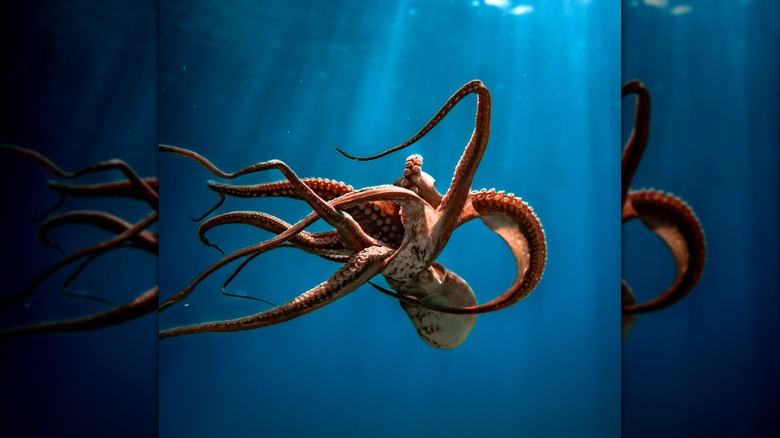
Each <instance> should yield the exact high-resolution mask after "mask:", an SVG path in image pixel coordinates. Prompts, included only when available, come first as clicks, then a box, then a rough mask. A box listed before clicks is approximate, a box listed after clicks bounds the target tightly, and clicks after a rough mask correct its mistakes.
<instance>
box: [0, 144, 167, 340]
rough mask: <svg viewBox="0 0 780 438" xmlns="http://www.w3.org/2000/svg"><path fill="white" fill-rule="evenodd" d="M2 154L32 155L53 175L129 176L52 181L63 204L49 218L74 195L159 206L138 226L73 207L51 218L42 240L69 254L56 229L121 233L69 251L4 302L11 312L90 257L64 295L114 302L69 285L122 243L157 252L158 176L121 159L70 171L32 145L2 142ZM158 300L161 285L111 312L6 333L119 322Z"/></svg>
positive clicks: (64, 287)
mask: <svg viewBox="0 0 780 438" xmlns="http://www.w3.org/2000/svg"><path fill="white" fill-rule="evenodd" d="M0 152H4V153H11V154H14V155H18V156H24V157H28V158H32V159H33V160H34V161H36V162H38V163H39V164H42V165H43V166H44V167H46V168H47V169H48V170H49V171H50V172H51V173H53V174H55V175H57V176H59V177H62V178H67V179H76V178H78V177H80V176H83V175H87V174H91V173H98V172H102V171H111V170H118V171H120V172H121V173H122V174H123V175H124V177H125V178H126V179H124V180H120V181H111V182H104V183H97V184H81V185H77V184H68V183H61V182H58V181H50V182H49V183H48V185H49V188H50V189H51V190H52V191H54V192H55V193H57V194H59V195H60V199H59V201H58V202H57V204H56V205H55V206H54V207H53V208H51V209H49V210H48V211H47V212H46V214H45V215H43V216H42V217H41V218H45V217H47V216H49V215H50V214H51V213H53V212H54V211H55V210H56V209H58V208H59V207H60V206H61V205H62V204H63V203H64V202H65V200H66V198H67V197H68V196H74V197H84V198H94V197H114V198H134V199H140V200H143V201H145V202H146V203H147V204H149V205H150V206H151V207H152V209H153V211H152V212H151V213H149V214H147V216H146V217H145V218H143V219H141V220H139V221H138V222H136V223H135V224H131V223H129V222H127V221H125V220H123V219H121V218H119V217H118V216H116V215H113V214H110V213H106V212H101V211H96V210H80V211H71V212H66V213H62V214H59V215H56V216H53V217H50V218H48V219H46V220H45V221H43V222H42V223H41V224H40V226H39V229H38V236H39V239H40V240H41V242H42V243H43V244H44V245H46V246H49V247H53V248H55V249H57V250H58V251H60V252H62V253H63V254H64V251H63V250H62V248H61V247H59V246H58V245H56V244H54V243H53V242H51V240H50V239H49V238H48V233H49V232H50V231H51V230H52V229H54V228H57V227H61V226H64V225H72V224H84V225H90V226H93V227H97V228H101V229H104V230H106V231H108V232H110V233H112V234H115V236H114V237H112V238H110V239H107V240H105V241H103V242H100V243H97V244H94V245H91V246H88V247H86V248H83V249H81V250H78V251H74V252H73V253H71V254H69V255H65V256H64V257H63V258H62V259H61V260H59V261H58V262H56V263H54V264H52V265H51V266H49V267H48V268H47V269H45V270H44V271H43V272H41V273H39V274H38V275H37V276H36V277H34V278H33V280H32V281H31V282H30V283H28V285H27V286H26V287H24V288H23V289H22V290H21V291H18V292H16V293H15V294H13V295H11V296H9V297H6V298H4V299H3V301H2V302H0V311H5V310H8V309H10V308H12V307H13V306H14V305H16V304H18V303H20V302H21V301H23V300H25V299H26V298H28V297H29V296H30V295H31V294H32V293H33V292H34V291H35V290H36V288H37V287H38V286H39V285H40V284H41V283H42V282H43V281H45V280H46V279H47V278H49V277H50V276H51V275H52V274H53V273H54V272H56V271H57V270H59V269H61V268H62V267H64V266H66V265H69V264H71V263H73V262H75V261H77V260H80V259H84V260H82V262H81V263H80V264H79V266H78V267H77V268H76V269H75V270H74V271H73V272H72V273H71V274H70V275H69V276H68V278H67V280H66V281H65V283H64V284H63V285H62V287H61V291H62V293H63V294H65V295H68V296H75V297H79V298H86V299H90V300H94V301H100V302H103V303H105V304H109V305H113V303H112V302H111V301H110V300H107V299H104V298H101V297H97V296H93V295H89V294H74V293H72V292H69V291H68V290H67V288H68V286H69V285H70V284H71V283H72V282H73V281H74V280H75V278H76V277H78V276H79V275H80V274H81V272H82V271H83V270H84V268H85V267H86V266H87V265H89V264H90V263H91V262H92V261H93V260H95V259H96V258H97V257H99V256H100V255H102V254H105V253H107V252H109V251H112V250H114V249H117V248H120V247H131V248H138V249H141V250H143V251H144V252H147V253H150V254H157V248H158V243H157V242H158V239H157V234H156V233H155V232H152V231H149V230H147V228H148V227H149V226H151V225H152V224H153V223H155V222H156V221H157V215H158V213H157V211H158V207H159V197H158V180H157V178H141V177H140V176H138V174H137V173H136V172H135V171H134V170H133V169H132V168H131V167H130V166H129V165H128V164H127V163H125V162H124V161H122V160H118V159H111V160H106V161H101V162H98V163H96V164H93V165H90V166H87V167H84V168H82V169H80V170H77V171H75V172H67V171H65V170H63V169H61V168H60V167H59V166H57V165H56V164H54V162H52V161H51V160H49V159H48V158H47V157H45V156H44V155H42V154H40V153H39V152H36V151H34V150H31V149H27V148H22V147H18V146H12V145H7V144H0ZM156 301H157V288H156V287H154V288H152V289H149V290H147V291H146V292H144V293H143V294H141V295H139V296H138V297H136V298H135V299H133V300H131V301H130V302H128V303H126V304H124V305H121V306H118V307H115V308H113V309H111V310H109V311H105V312H101V313H98V314H96V315H92V316H87V317H79V318H75V319H71V320H65V321H54V322H46V323H38V324H33V325H30V326H25V327H17V328H10V329H6V330H5V331H3V332H2V337H10V336H17V335H21V334H32V333H40V332H51V331H72V330H87V329H91V328H98V327H102V326H106V325H111V324H116V323H120V322H123V321H126V320H128V319H132V318H135V317H138V316H140V315H142V314H144V313H148V312H151V311H152V310H154V308H155V307H156Z"/></svg>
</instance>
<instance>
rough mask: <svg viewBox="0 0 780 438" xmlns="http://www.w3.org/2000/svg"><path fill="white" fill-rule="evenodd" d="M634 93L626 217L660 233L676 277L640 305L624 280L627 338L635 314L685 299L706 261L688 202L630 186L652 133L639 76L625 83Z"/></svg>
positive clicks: (625, 162)
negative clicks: (669, 253) (672, 263)
mask: <svg viewBox="0 0 780 438" xmlns="http://www.w3.org/2000/svg"><path fill="white" fill-rule="evenodd" d="M629 94H635V95H636V112H635V115H634V129H633V131H632V132H631V135H630V137H629V139H628V142H627V143H626V146H625V148H624V149H623V157H622V163H621V165H622V191H621V201H622V207H623V208H622V221H623V223H626V222H628V221H630V220H632V219H636V218H639V219H640V220H641V221H642V223H643V224H644V225H645V226H646V227H647V228H649V229H650V230H651V231H652V232H654V233H655V234H656V235H658V237H660V238H661V239H662V240H663V241H664V243H666V245H667V247H668V248H669V250H670V251H671V253H672V255H673V256H674V261H675V265H676V267H677V275H676V277H675V280H674V281H673V282H672V284H671V285H670V286H669V287H668V288H667V289H666V290H665V291H664V292H662V293H661V294H660V295H658V296H657V297H655V298H653V299H651V300H650V301H647V302H646V303H642V304H637V303H636V298H635V297H634V294H633V292H632V291H631V288H630V287H629V286H628V283H627V282H626V281H625V280H623V282H622V287H621V288H622V300H623V339H625V338H626V336H628V333H629V332H630V331H631V328H632V327H633V324H634V322H635V320H636V314H638V313H644V312H652V311H655V310H660V309H663V308H665V307H668V306H671V305H672V304H674V303H676V302H677V301H679V300H681V299H682V298H683V297H685V296H686V295H687V294H688V293H689V292H690V291H691V290H693V288H694V287H695V286H696V284H697V283H698V282H699V279H700V278H701V274H702V272H703V270H704V264H705V259H706V248H705V243H704V230H703V228H702V226H701V223H700V222H699V219H698V218H697V217H696V215H695V214H694V213H693V210H692V209H691V207H690V206H688V204H686V203H685V202H684V201H682V200H681V199H680V198H677V197H676V196H673V195H672V194H670V193H663V192H661V191H655V190H652V189H650V190H644V189H643V190H629V187H630V186H631V181H632V180H633V178H634V173H635V172H636V169H637V167H638V166H639V161H640V160H641V159H642V155H643V154H644V151H645V147H646V146H647V140H648V138H649V135H650V93H649V92H648V91H647V89H646V88H645V86H644V85H643V84H642V83H641V82H640V81H637V80H633V81H630V82H628V83H626V84H625V85H623V97H625V96H627V95H629Z"/></svg>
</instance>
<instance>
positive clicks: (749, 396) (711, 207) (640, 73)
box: [622, 1, 780, 437]
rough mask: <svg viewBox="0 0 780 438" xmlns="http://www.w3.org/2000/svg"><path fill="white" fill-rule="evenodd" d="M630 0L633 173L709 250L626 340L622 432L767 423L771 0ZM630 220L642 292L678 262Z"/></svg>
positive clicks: (685, 433)
mask: <svg viewBox="0 0 780 438" xmlns="http://www.w3.org/2000/svg"><path fill="white" fill-rule="evenodd" d="M638 3H640V2H625V3H624V8H623V75H624V77H625V79H626V80H628V79H631V78H640V79H641V80H642V81H643V82H644V83H645V85H646V86H647V87H648V88H649V90H650V92H651V94H652V99H653V108H652V111H653V112H652V116H651V122H650V123H651V126H650V132H651V134H650V141H649V144H648V146H647V150H646V152H645V156H644V159H643V160H642V163H641V164H640V166H639V169H638V171H637V174H636V177H635V178H634V187H635V188H640V187H656V188H658V189H663V190H665V191H670V192H673V193H674V194H676V195H677V196H680V197H681V198H682V199H684V200H685V201H687V202H688V203H689V204H690V205H691V206H692V207H693V209H694V211H695V212H696V213H697V215H698V217H699V219H700V220H701V223H702V225H703V227H704V231H705V235H706V238H707V251H708V253H707V266H706V267H705V270H704V275H703V277H702V280H701V283H700V284H699V285H698V286H697V287H696V289H695V290H694V291H693V292H692V293H691V294H690V295H689V296H688V297H686V298H685V299H684V300H683V301H681V302H679V303H678V304H676V305H675V306H672V307H670V308H668V309H666V310H664V311H661V312H657V313H654V314H649V315H644V316H641V317H640V318H639V319H638V321H637V323H636V325H635V327H634V330H633V332H632V333H631V335H630V337H629V339H628V340H627V342H626V343H625V344H624V348H623V398H622V399H623V426H624V428H623V431H624V435H625V436H632V437H643V436H647V437H656V436H669V437H671V436H680V437H689V436H777V432H778V430H780V424H778V416H777V412H778V394H780V384H779V383H778V370H780V364H778V345H779V340H778V332H779V330H778V309H780V305H779V304H778V274H777V272H778V271H777V269H778V234H777V233H778V227H777V224H778V202H777V200H778V120H780V116H779V115H778V103H779V102H778V79H777V78H778V55H777V54H778V19H779V15H778V4H777V2H774V1H750V2H733V1H716V2H681V1H677V2H676V1H670V2H668V3H669V5H668V7H655V6H649V5H646V4H638ZM684 5H688V6H690V7H691V8H690V10H689V11H687V12H686V10H685V9H681V8H680V7H681V6H684ZM675 11H676V12H678V13H676V14H675ZM680 12H682V13H680ZM624 104H628V105H627V106H628V111H629V112H630V111H631V110H632V109H633V108H632V106H633V102H632V101H630V100H628V99H626V102H624ZM624 129H625V130H626V131H624V132H626V133H627V132H628V130H629V129H630V125H626V124H624ZM631 225H638V226H636V227H633V226H632V227H629V226H626V227H625V228H624V231H625V234H624V238H625V240H624V245H625V246H624V248H625V250H626V253H625V257H624V264H623V267H624V274H625V276H626V278H627V280H628V281H629V282H631V284H632V285H633V287H634V290H635V292H637V294H638V295H639V296H640V300H646V299H649V298H650V297H652V296H653V295H654V293H657V291H660V290H662V289H661V288H664V287H666V285H668V284H669V283H670V282H671V279H672V272H673V269H674V262H673V260H672V258H671V256H670V255H669V254H668V252H667V251H666V249H665V248H664V247H663V245H662V244H661V243H660V241H657V239H655V237H653V236H652V235H650V233H649V232H647V231H646V230H644V229H643V228H642V227H641V225H639V224H631Z"/></svg>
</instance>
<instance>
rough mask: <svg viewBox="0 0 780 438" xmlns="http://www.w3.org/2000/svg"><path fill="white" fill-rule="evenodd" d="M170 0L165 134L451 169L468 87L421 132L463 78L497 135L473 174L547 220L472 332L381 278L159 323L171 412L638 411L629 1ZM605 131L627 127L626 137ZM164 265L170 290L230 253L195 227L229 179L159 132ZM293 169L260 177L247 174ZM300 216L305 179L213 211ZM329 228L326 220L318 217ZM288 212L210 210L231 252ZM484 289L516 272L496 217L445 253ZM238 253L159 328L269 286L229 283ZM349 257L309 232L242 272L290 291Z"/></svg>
mask: <svg viewBox="0 0 780 438" xmlns="http://www.w3.org/2000/svg"><path fill="white" fill-rule="evenodd" d="M261 5H262V6H259V5H258V4H257V3H255V2H248V1H247V2H222V3H214V2H207V1H203V2H189V3H187V6H181V5H176V4H174V3H173V2H161V3H160V45H159V59H160V64H159V72H160V73H159V75H160V76H159V78H160V94H159V138H160V142H161V143H165V144H172V145H176V146H180V147H185V148H188V149H192V150H195V151H197V152H199V153H201V154H203V155H204V156H206V157H207V158H210V159H211V160H212V161H213V162H214V164H216V165H217V166H219V167H220V168H221V169H223V170H225V171H233V170H237V169H239V168H242V167H245V166H248V165H250V164H253V163H256V162H260V161H265V160H269V159H272V158H276V159H280V160H283V161H285V162H286V163H287V164H289V165H290V166H291V167H292V169H293V170H294V171H295V172H296V173H297V174H298V175H300V176H302V177H314V176H319V177H325V178H331V179H336V180H342V181H344V182H346V183H348V184H351V185H353V186H354V187H356V188H358V187H366V186H371V185H377V184H386V183H391V182H392V181H395V180H396V179H397V178H398V177H399V176H400V175H401V172H402V170H403V165H404V160H405V158H406V157H407V156H408V155H410V154H412V153H420V154H422V155H423V156H424V158H425V161H424V164H423V169H424V170H425V171H426V172H428V173H430V174H431V175H432V176H433V177H434V178H436V179H437V180H438V188H439V189H440V190H441V191H444V190H446V188H447V186H448V183H449V181H450V178H451V177H452V173H453V171H454V168H455V164H456V163H457V160H458V159H459V157H460V155H461V154H462V152H463V148H464V147H465V145H466V142H467V141H468V138H469V136H470V134H471V132H472V130H473V129H474V115H475V101H476V99H474V98H473V97H470V98H468V99H465V100H464V101H463V102H462V103H460V104H459V105H458V106H457V107H456V108H455V109H454V110H453V111H452V113H450V114H449V115H448V116H447V117H446V118H445V119H444V121H443V122H442V123H441V124H440V125H438V126H437V127H436V128H435V129H434V130H433V131H432V132H431V133H430V134H429V135H427V136H426V137H425V138H424V139H423V140H421V141H420V142H419V144H415V145H414V146H412V147H410V148H408V149H406V150H404V151H401V152H398V153H394V154H391V155H389V156H387V157H384V158H382V159H379V160H375V161H368V162H355V161H350V160H347V159H346V158H344V157H342V156H341V155H339V154H338V153H336V152H335V151H334V149H333V148H334V147H336V146H338V147H340V148H343V149H344V150H346V151H348V152H350V153H354V154H360V155H366V154H370V153H375V152H380V151H383V150H384V149H386V148H388V147H390V146H394V145H395V144H398V143H401V142H402V141H404V140H406V139H407V138H408V137H411V136H412V135H413V134H414V133H415V132H417V130H418V129H420V128H421V127H422V126H423V125H424V124H425V122H427V121H428V119H429V118H430V117H432V116H433V114H434V113H435V112H436V111H437V110H438V109H439V107H440V106H441V105H442V104H443V103H444V102H445V101H446V100H447V98H448V97H449V96H450V95H452V93H454V92H455V91H456V90H457V89H458V88H460V87H461V86H462V85H463V84H465V83H466V82H468V81H470V80H472V79H481V80H482V81H483V82H484V83H485V85H486V86H487V87H488V88H489V89H490V91H491V93H492V97H493V108H492V124H491V138H490V144H489V146H488V148H487V151H486V153H485V156H484V158H483V160H482V164H481V165H480V168H479V170H478V171H477V174H476V177H475V180H474V183H473V187H474V188H475V189H479V188H482V187H485V188H488V189H489V188H492V187H495V188H497V189H503V190H506V191H508V192H513V193H515V194H516V195H517V196H520V197H522V198H523V199H524V200H525V201H527V202H528V203H529V204H530V205H531V206H532V207H533V209H534V211H535V212H536V213H537V215H538V216H539V218H540V220H541V222H542V224H543V226H544V228H545V231H546V236H547V244H548V254H549V258H548V261H547V267H546V270H545V273H544V277H543V278H542V280H541V282H540V284H539V286H538V287H537V288H536V289H535V290H534V291H533V292H532V293H531V295H530V296H529V297H527V298H526V299H525V300H523V301H521V302H520V303H518V304H517V305H515V306H513V307H511V308H509V309H506V310H503V311H501V312H497V313H493V314H484V315H480V316H479V319H478V321H477V324H476V326H475V327H474V330H473V331H472V333H471V335H470V337H469V339H468V340H467V341H466V342H465V343H464V345H462V346H461V347H459V348H457V349H455V350H451V351H443V350H436V349H434V348H432V347H430V346H428V345H427V344H425V343H424V342H423V341H422V340H421V339H420V338H419V337H418V335H417V334H416V333H415V330H414V328H413V326H412V325H411V323H410V321H409V319H408V317H407V316H406V315H405V314H404V313H403V312H402V310H401V309H400V306H399V305H398V303H397V302H395V300H393V299H391V298H389V297H387V296H384V295H383V294H380V293H378V292H377V291H376V290H374V289H373V288H371V287H370V286H367V285H366V286H364V287H361V288H360V289H358V290H357V291H355V292H353V293H352V294H350V295H348V296H346V297H344V298H342V299H340V300H339V301H336V302H335V303H333V304H331V305H328V306H326V307H324V308H322V309H320V310H317V311H315V312H313V313H310V314H307V315H305V316H303V317H301V318H298V319H295V320H292V321H289V322H285V323H284V324H279V325H276V326H272V327H267V328H263V329H258V330H252V331H246V332H237V333H216V334H197V335H191V336H184V337H180V338H171V339H164V340H162V341H161V342H160V346H159V347H160V436H164V437H172V436H214V435H218V434H219V435H235V436H265V437H281V436H356V437H357V436H376V437H395V436H415V437H423V436H450V437H467V436H477V435H479V436H516V435H522V436H540V437H541V436H618V435H619V433H620V397H619V396H620V333H619V326H620V315H619V312H617V309H618V308H619V305H620V304H619V299H620V298H619V296H620V292H619V291H620V289H619V282H618V281H617V279H618V278H619V275H620V273H619V264H618V263H617V260H619V251H620V240H619V238H620V228H619V224H620V222H619V193H618V189H617V188H618V187H619V168H618V166H617V163H618V161H619V155H620V148H619V147H618V145H619V142H620V124H619V117H620V95H619V90H620V56H619V50H620V15H619V11H620V8H619V3H618V2H617V1H600V2H585V1H583V2H536V3H535V4H534V5H533V6H527V7H521V6H520V5H519V4H512V3H509V2H507V3H506V4H505V5H498V4H495V5H491V4H488V3H485V2H470V1H454V2H450V1H437V2H426V1H400V2H347V1H340V2H339V1H336V2H332V1H331V2H297V3H295V4H294V5H293V4H292V3H290V2H285V1H265V2H262V3H261ZM607 145H614V146H615V147H613V148H609V147H606V146H607ZM160 179H161V197H162V198H163V199H165V202H164V203H163V206H162V210H161V217H162V219H161V223H160V233H161V240H160V246H161V250H160V263H161V264H160V285H161V299H165V298H167V297H169V296H171V295H173V294H174V293H176V292H178V291H179V290H180V289H182V288H183V287H185V286H186V285H187V284H188V283H189V282H190V281H192V280H193V279H194V278H195V277H196V276H197V275H198V274H199V273H200V272H201V271H202V270H204V269H205V268H207V267H208V266H209V265H211V264H212V263H214V262H216V261H217V260H219V259H220V258H221V254H220V253H219V252H217V251H216V250H214V249H213V248H207V247H205V246H204V245H202V244H201V243H200V242H199V241H198V239H197V237H196V236H197V234H196V229H197V225H198V224H197V223H193V222H192V221H191V220H190V218H189V217H190V216H199V215H201V214H202V213H204V212H206V211H207V210H208V209H209V208H210V207H211V206H212V205H214V203H215V202H216V201H217V196H216V195H215V194H214V193H212V192H210V191H209V189H208V188H207V187H206V185H205V182H206V181H207V180H209V179H217V180H219V178H216V177H215V176H214V175H213V174H211V173H210V172H208V171H206V170H204V169H203V168H202V167H201V166H200V165H199V164H197V163H195V162H193V161H191V160H189V159H186V158H183V157H180V156H176V155H171V154H165V153H163V154H161V156H160ZM279 179H282V177H281V174H279V173H278V172H270V171H269V172H265V173H263V174H257V175H253V176H247V177H242V178H241V179H237V180H234V181H233V182H234V183H241V184H249V183H259V182H265V181H275V180H279ZM234 210H259V211H267V212H270V213H272V214H275V215H279V216H280V217H281V218H283V219H284V220H286V221H288V222H295V221H297V220H298V219H300V218H303V217H304V216H305V215H306V214H308V212H309V211H310V210H311V209H310V207H308V206H307V205H306V204H304V203H302V202H300V201H292V202H284V201H283V200H273V199H229V200H228V201H227V202H226V203H225V204H224V205H223V206H222V207H221V208H220V209H219V210H218V212H227V211H234ZM314 229H315V230H322V229H324V227H323V226H322V225H321V224H318V226H317V227H314ZM269 237H270V234H268V233H263V232H259V231H257V230H255V229H252V227H249V226H240V225H231V226H225V227H222V228H220V229H215V230H212V231H210V232H209V234H208V238H209V239H210V240H211V241H212V242H213V243H216V244H218V245H219V246H220V247H221V248H222V249H223V250H224V251H225V252H226V253H227V252H230V251H233V250H235V249H238V248H241V247H244V246H247V245H250V244H253V243H257V242H260V241H262V240H265V239H267V238H269ZM438 261H439V262H441V263H442V264H443V265H445V266H446V267H448V268H449V269H452V270H453V271H455V272H457V273H458V274H459V275H460V276H461V277H463V278H464V279H465V280H466V281H468V282H469V284H470V285H471V286H472V288H473V289H474V291H475V293H476V294H477V296H478V299H479V300H480V301H481V302H485V301H487V300H489V299H492V298H493V297H495V296H497V295H498V294H500V293H501V292H502V291H503V290H505V289H506V288H507V287H508V286H509V284H511V282H512V280H513V278H514V276H515V273H516V272H515V271H516V268H515V262H514V260H513V257H512V256H511V253H510V252H509V251H508V249H507V247H506V245H505V244H504V243H503V242H502V241H501V240H500V239H499V238H498V237H497V236H496V235H495V234H493V233H491V232H490V231H489V230H488V229H487V228H486V227H485V226H484V225H482V224H481V223H480V222H479V221H474V222H472V223H469V224H468V225H467V226H464V227H462V228H460V229H458V230H457V231H456V232H455V234H454V236H453V238H452V240H451V241H450V243H449V244H448V246H447V247H446V248H445V251H444V253H443V254H442V255H441V257H440V258H439V259H438ZM236 267H237V263H234V264H232V265H230V266H229V267H226V268H223V269H221V270H219V271H217V272H216V273H215V274H213V275H211V276H210V277H209V278H208V279H207V280H206V281H204V282H203V283H201V285H200V286H198V287H197V288H196V289H195V291H194V292H193V293H192V295H191V296H190V297H189V298H188V299H187V300H186V301H183V302H181V303H179V304H177V305H175V306H173V307H171V308H169V309H168V310H165V311H164V312H163V313H161V314H160V328H161V329H167V328H171V327H174V326H177V325H182V324H191V323H195V322H200V321H210V320H216V319H227V318H235V317H238V316H243V315H250V314H254V313H257V312H260V311H262V310H266V309H268V308H269V307H268V306H267V305H265V304H262V303H258V302H255V301H252V300H247V299H240V298H232V297H224V296H222V295H221V294H220V285H221V284H222V283H223V282H224V281H225V280H226V279H227V277H228V276H229V275H230V274H231V273H232V272H233V270H234V269H235V268H236ZM338 267H339V265H338V264H334V263H332V262H327V261H323V260H320V259H319V258H318V257H315V256H312V255H308V254H305V253H302V252H300V251H296V250H289V249H279V250H276V251H272V252H270V253H268V254H264V255H262V256H260V257H258V258H256V259H255V260H253V261H252V262H251V263H250V264H249V265H248V266H247V267H246V268H245V269H244V270H243V271H241V273H240V274H239V275H238V277H237V278H236V279H235V280H234V281H233V282H232V283H231V284H230V285H229V287H228V289H229V290H231V291H232V292H234V293H239V294H248V295H252V296H255V297H260V298H264V299H266V300H269V301H271V302H273V303H276V304H279V303H282V302H284V301H286V300H288V299H291V298H293V297H295V296H297V295H298V294H300V293H303V292H304V291H306V290H308V289H310V288H312V287H314V286H315V285H317V284H319V283H320V282H323V281H325V280H326V279H327V278H328V277H329V276H330V275H331V274H333V273H334V272H335V271H336V269H337V268H338Z"/></svg>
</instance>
